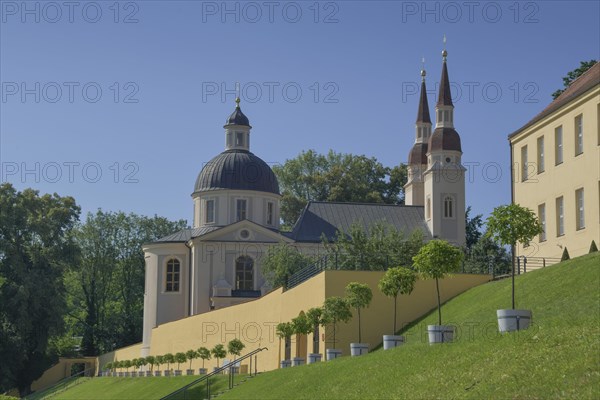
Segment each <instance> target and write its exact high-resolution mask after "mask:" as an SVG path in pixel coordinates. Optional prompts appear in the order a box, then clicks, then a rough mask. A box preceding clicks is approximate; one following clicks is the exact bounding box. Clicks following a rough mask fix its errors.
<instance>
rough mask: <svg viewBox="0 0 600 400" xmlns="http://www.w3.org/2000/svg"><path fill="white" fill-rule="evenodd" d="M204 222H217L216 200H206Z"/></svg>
mask: <svg viewBox="0 0 600 400" xmlns="http://www.w3.org/2000/svg"><path fill="white" fill-rule="evenodd" d="M204 211H205V212H204V215H205V218H204V222H206V223H207V224H210V223H213V222H215V201H214V200H206V205H205V210H204Z"/></svg>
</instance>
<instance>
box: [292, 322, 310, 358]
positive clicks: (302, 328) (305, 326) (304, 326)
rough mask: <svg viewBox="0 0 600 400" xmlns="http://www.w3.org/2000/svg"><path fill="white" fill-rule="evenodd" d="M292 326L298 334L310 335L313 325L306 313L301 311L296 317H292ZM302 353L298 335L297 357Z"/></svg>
mask: <svg viewBox="0 0 600 400" xmlns="http://www.w3.org/2000/svg"><path fill="white" fill-rule="evenodd" d="M292 328H293V330H294V333H295V334H296V335H308V334H309V333H311V332H312V329H313V325H312V324H311V323H310V321H309V320H308V318H307V317H306V314H304V313H303V312H301V313H300V314H299V315H298V316H297V317H296V318H292ZM299 354H300V340H298V338H297V337H296V357H299Z"/></svg>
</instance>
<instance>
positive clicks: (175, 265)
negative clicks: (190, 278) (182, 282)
mask: <svg viewBox="0 0 600 400" xmlns="http://www.w3.org/2000/svg"><path fill="white" fill-rule="evenodd" d="M180 267H181V265H180V263H179V260H178V259H176V258H171V259H170V260H169V261H167V271H166V272H167V273H166V277H165V292H179V279H180V271H181V268H180Z"/></svg>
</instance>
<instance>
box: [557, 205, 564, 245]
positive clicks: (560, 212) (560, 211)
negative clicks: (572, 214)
mask: <svg viewBox="0 0 600 400" xmlns="http://www.w3.org/2000/svg"><path fill="white" fill-rule="evenodd" d="M564 211H565V210H564V200H563V197H562V196H560V197H557V198H556V236H562V235H564V234H565V213H564Z"/></svg>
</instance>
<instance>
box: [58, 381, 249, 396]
mask: <svg viewBox="0 0 600 400" xmlns="http://www.w3.org/2000/svg"><path fill="white" fill-rule="evenodd" d="M198 378H199V376H177V377H175V376H174V377H144V378H112V377H104V378H94V379H90V380H88V381H87V382H84V383H82V384H80V385H78V386H75V387H73V388H71V389H69V390H67V391H64V392H62V393H59V394H57V395H56V396H53V397H51V399H52V400H105V399H106V400H117V399H118V400H121V399H123V400H125V399H132V400H137V399H144V400H146V399H147V400H153V399H160V398H161V397H164V396H166V395H168V394H169V393H172V392H174V391H175V390H177V389H179V388H181V387H183V386H185V385H187V384H188V383H191V382H193V381H194V380H196V379H198ZM239 379H244V377H243V376H236V381H237V380H239ZM227 387H228V376H225V375H221V376H217V377H214V378H211V391H212V393H216V392H218V391H220V390H223V389H225V388H227ZM205 390H206V383H202V384H200V385H198V386H196V387H194V388H193V391H192V392H191V393H193V394H195V395H196V396H198V397H191V398H198V399H201V398H203V397H202V396H203V395H204V393H206V392H205ZM181 398H182V399H183V397H181ZM186 398H188V399H189V398H190V397H189V396H188V397H186Z"/></svg>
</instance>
